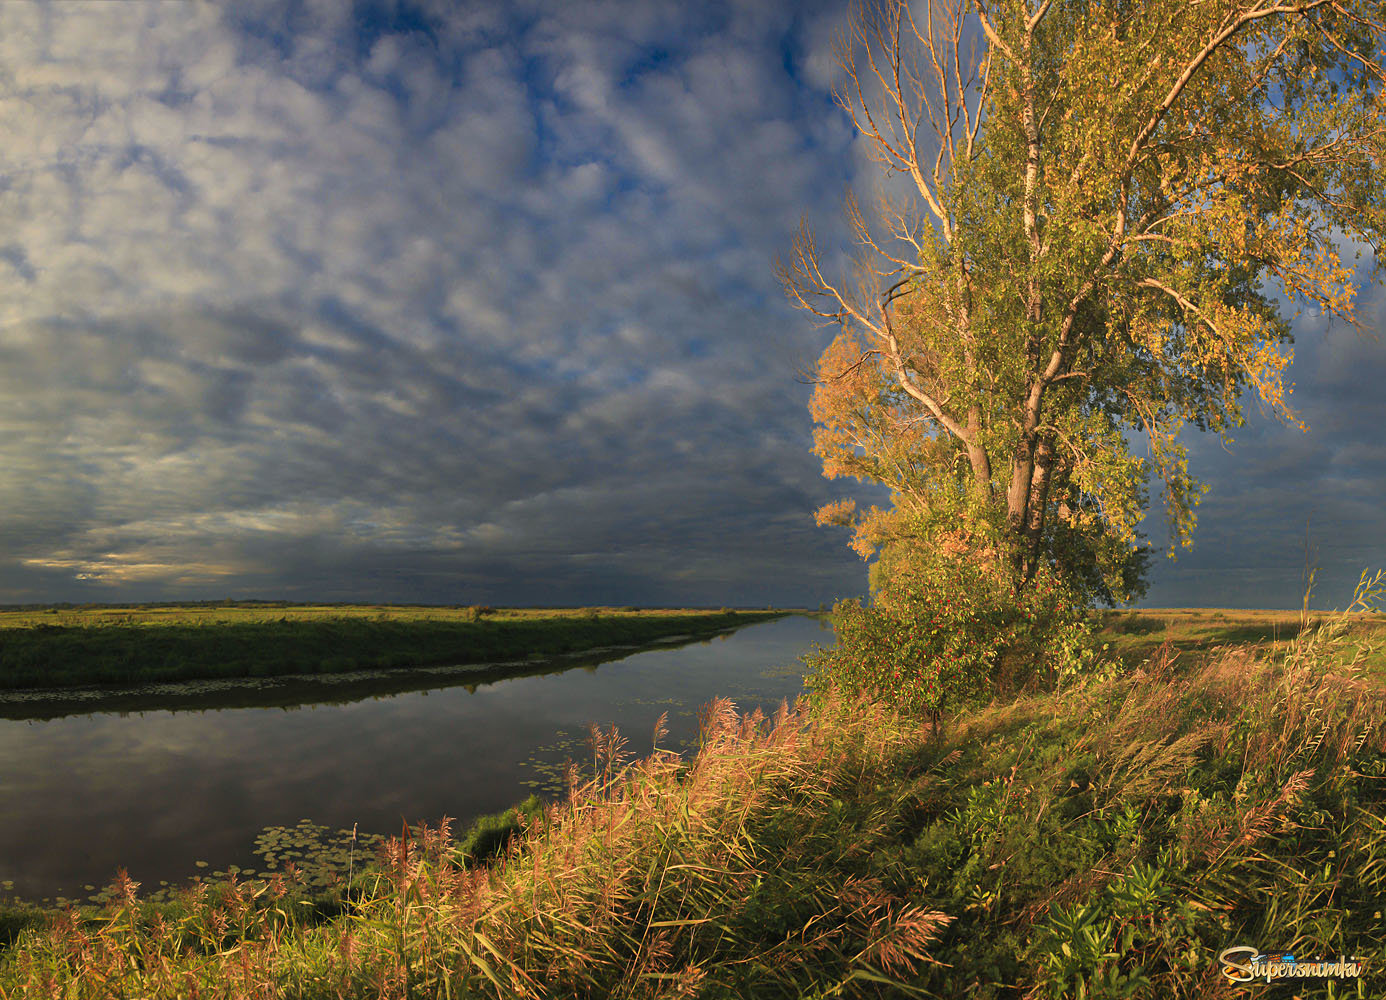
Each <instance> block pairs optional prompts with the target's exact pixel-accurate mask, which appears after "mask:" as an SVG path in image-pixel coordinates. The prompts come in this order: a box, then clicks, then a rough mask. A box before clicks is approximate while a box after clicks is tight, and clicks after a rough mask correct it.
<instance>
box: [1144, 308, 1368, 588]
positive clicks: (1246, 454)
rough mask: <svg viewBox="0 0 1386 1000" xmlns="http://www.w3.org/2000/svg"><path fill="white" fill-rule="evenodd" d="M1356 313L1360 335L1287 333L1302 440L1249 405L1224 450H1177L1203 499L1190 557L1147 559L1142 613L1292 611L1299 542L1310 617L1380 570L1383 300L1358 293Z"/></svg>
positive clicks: (1303, 327) (1197, 442) (1208, 440)
mask: <svg viewBox="0 0 1386 1000" xmlns="http://www.w3.org/2000/svg"><path fill="white" fill-rule="evenodd" d="M1359 308H1360V311H1361V317H1362V319H1363V321H1364V325H1365V326H1366V327H1367V335H1366V336H1360V335H1359V334H1358V333H1357V332H1355V331H1354V330H1352V329H1350V328H1347V327H1345V326H1344V325H1343V324H1341V323H1339V324H1336V325H1334V326H1332V327H1329V326H1327V325H1326V324H1325V323H1324V322H1323V320H1322V319H1320V318H1315V317H1301V319H1300V320H1299V321H1298V322H1297V323H1296V343H1295V362H1294V367H1293V369H1292V372H1291V375H1290V378H1291V379H1292V380H1293V381H1294V382H1295V383H1296V387H1295V392H1294V395H1293V396H1292V399H1291V402H1292V404H1293V405H1294V407H1295V408H1296V409H1297V411H1298V412H1299V413H1300V415H1301V417H1302V418H1303V420H1304V422H1305V423H1306V424H1307V425H1308V427H1309V430H1308V432H1307V433H1306V432H1303V431H1301V430H1300V429H1298V428H1297V427H1294V426H1289V425H1286V424H1283V423H1280V422H1277V421H1273V420H1270V419H1267V418H1266V417H1265V416H1263V415H1261V414H1260V413H1258V412H1257V409H1256V407H1255V405H1254V404H1249V405H1248V406H1247V425H1246V426H1245V427H1244V428H1242V429H1241V430H1240V431H1239V432H1237V433H1236V435H1235V436H1236V441H1235V443H1234V444H1233V445H1232V447H1231V448H1230V449H1228V450H1224V449H1223V447H1222V445H1221V444H1220V442H1219V441H1218V440H1217V438H1216V437H1210V436H1207V435H1200V436H1197V438H1190V439H1189V443H1190V446H1191V447H1190V467H1191V469H1192V470H1193V471H1194V473H1195V474H1196V475H1199V476H1200V477H1201V478H1202V479H1204V481H1206V482H1207V483H1208V484H1209V492H1208V495H1207V496H1206V498H1205V499H1204V501H1203V503H1202V505H1201V506H1200V507H1199V524H1198V531H1197V536H1196V540H1195V545H1194V547H1193V549H1192V550H1189V551H1185V552H1182V553H1181V554H1180V556H1179V559H1178V561H1177V562H1174V563H1169V562H1168V560H1163V559H1159V560H1157V562H1163V563H1164V565H1159V566H1157V568H1156V570H1155V572H1154V573H1153V574H1152V581H1151V588H1150V593H1149V595H1148V600H1147V601H1146V603H1147V604H1150V605H1152V606H1205V607H1221V606H1230V607H1257V608H1268V607H1270V608H1274V607H1279V608H1292V607H1299V606H1300V603H1301V601H1302V600H1303V597H1304V590H1305V569H1306V553H1305V547H1306V543H1307V545H1308V550H1309V551H1308V559H1307V562H1308V565H1309V566H1310V567H1311V568H1312V567H1315V566H1316V567H1317V568H1318V576H1317V578H1316V580H1315V585H1314V598H1313V605H1314V606H1315V607H1317V608H1325V609H1327V608H1343V607H1346V606H1347V605H1348V604H1349V603H1351V601H1352V598H1353V592H1354V588H1355V585H1356V584H1357V582H1358V580H1359V578H1360V576H1361V574H1362V572H1363V571H1364V570H1371V571H1373V572H1374V571H1375V570H1377V569H1382V568H1386V499H1383V498H1386V391H1384V390H1383V387H1386V344H1383V343H1382V342H1381V341H1380V339H1379V338H1378V336H1377V334H1376V331H1381V330H1386V293H1383V291H1382V290H1381V289H1380V288H1377V287H1375V286H1373V285H1368V286H1366V287H1365V288H1363V289H1362V292H1361V298H1360V302H1359Z"/></svg>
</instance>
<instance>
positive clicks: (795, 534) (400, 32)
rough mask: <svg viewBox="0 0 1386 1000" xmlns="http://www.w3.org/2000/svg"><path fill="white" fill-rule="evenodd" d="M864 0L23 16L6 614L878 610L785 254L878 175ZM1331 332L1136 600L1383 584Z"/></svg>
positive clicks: (1358, 354)
mask: <svg viewBox="0 0 1386 1000" xmlns="http://www.w3.org/2000/svg"><path fill="white" fill-rule="evenodd" d="M845 14H846V4H845V3H843V2H831V3H817V2H789V0H783V2H769V0H767V2H763V3H756V2H747V3H736V4H723V3H697V4H688V3H682V2H653V0H637V2H628V3H619V2H580V0H574V2H570V3H551V2H538V3H534V2H505V3H480V2H479V3H460V4H459V3H452V2H438V3H420V4H397V3H383V2H382V3H366V4H356V5H353V4H350V3H346V2H338V0H333V2H318V0H313V2H292V3H291V2H274V3H268V2H258V0H254V2H245V0H242V2H237V3H235V4H217V5H213V4H201V3H182V2H163V3H149V4H145V3H139V2H123V3H80V2H58V3H52V4H30V3H26V2H17V0H16V2H7V3H0V137H3V142H0V289H3V293H2V294H0V602H4V603H31V602H47V601H74V602H87V601H96V602H115V601H143V600H170V599H220V598H251V597H260V598H279V599H291V600H328V601H348V600H351V601H385V602H397V603H404V602H425V603H443V604H476V603H488V604H496V605H505V604H534V605H552V604H561V605H597V604H640V605H671V604H680V605H682V604H688V605H712V606H718V605H753V606H763V605H767V604H774V605H777V606H811V607H812V606H817V605H818V604H819V603H822V602H829V603H830V602H832V601H833V600H834V599H836V598H839V597H844V596H850V595H856V594H861V593H863V592H864V591H865V589H866V569H865V566H864V565H863V563H862V562H861V560H860V559H859V558H858V557H857V556H856V555H855V554H854V553H853V552H852V551H851V550H850V549H849V548H848V547H847V545H846V541H847V539H846V535H845V532H844V531H842V530H841V529H830V528H819V527H816V526H815V525H814V523H813V519H812V514H813V511H814V510H815V509H816V508H817V507H818V506H820V505H822V504H823V503H826V502H828V501H830V500H832V499H835V498H837V497H839V496H842V495H843V493H844V487H843V485H842V484H840V483H830V482H827V481H825V480H824V479H823V478H822V477H821V474H820V469H819V464H818V462H817V460H816V459H815V458H814V456H813V455H812V454H811V453H810V450H809V449H810V443H811V422H810V418H809V415H808V410H807V402H808V395H809V389H808V388H807V387H806V386H805V385H803V384H801V383H800V382H799V381H797V380H796V376H798V375H799V373H800V372H801V371H803V370H804V369H806V368H808V367H809V366H811V365H812V363H813V361H814V359H815V358H816V357H817V356H818V354H819V353H820V352H821V351H822V349H823V348H824V347H825V346H826V344H827V343H828V341H829V340H830V339H831V336H832V331H831V330H830V329H825V328H823V327H820V326H816V325H815V324H814V323H813V322H811V318H810V317H808V316H806V315H805V314H803V313H802V312H796V311H795V310H793V309H791V308H790V306H789V304H788V303H787V301H786V300H785V298H784V296H783V294H782V292H781V291H780V289H779V286H778V284H777V282H776V280H775V278H774V274H773V271H772V262H773V259H774V257H775V256H776V254H783V253H786V252H787V251H788V249H789V246H790V242H791V240H792V237H793V232H794V229H795V227H796V226H797V225H798V223H799V220H800V218H801V217H802V218H804V219H806V220H807V221H808V222H809V223H810V224H811V225H812V226H813V227H814V229H815V230H816V231H817V232H818V234H819V239H820V243H821V244H822V245H823V246H825V247H830V248H842V249H846V248H847V246H848V237H847V234H846V230H845V227H844V225H843V219H842V198H843V194H844V192H845V191H846V189H847V187H848V186H849V185H851V186H855V187H856V188H857V189H858V190H866V189H867V188H868V186H869V185H870V184H872V183H874V182H875V172H876V168H875V167H874V166H873V165H872V164H870V163H869V162H868V160H867V158H866V156H865V150H864V148H863V145H862V143H861V141H860V140H858V139H856V138H855V137H854V135H853V133H852V130H851V128H850V122H849V121H848V120H847V119H846V118H845V117H844V116H843V115H842V114H841V113H840V112H839V111H838V110H837V109H835V108H834V107H833V105H832V103H831V100H830V96H829V88H830V86H831V84H832V82H833V79H834V76H833V69H834V67H833V62H832V37H833V34H834V32H835V31H837V30H838V29H840V28H841V26H842V25H843V23H844V17H845ZM1363 311H1364V314H1365V315H1366V317H1367V318H1368V322H1369V325H1371V326H1372V327H1373V328H1374V329H1379V328H1381V327H1383V326H1386V296H1382V295H1380V294H1379V293H1377V292H1376V291H1375V290H1374V289H1370V288H1369V289H1368V290H1367V291H1365V292H1364V293H1363ZM1297 334H1298V339H1299V343H1298V345H1297V348H1296V352H1297V360H1296V363H1295V366H1294V369H1293V374H1292V376H1291V378H1293V379H1294V381H1295V382H1296V384H1297V388H1296V395H1295V400H1296V401H1297V404H1298V406H1299V408H1300V410H1301V412H1302V413H1303V415H1304V417H1305V419H1306V420H1307V421H1308V423H1309V424H1310V427H1311V431H1310V433H1309V434H1307V435H1306V434H1303V433H1301V432H1300V431H1298V430H1297V429H1294V428H1292V427H1286V426H1282V425H1279V424H1276V423H1274V422H1272V421H1270V420H1268V419H1266V418H1263V417H1260V416H1259V415H1258V414H1257V413H1256V411H1255V408H1254V407H1251V408H1249V416H1250V421H1249V424H1248V426H1247V427H1245V428H1243V429H1242V430H1241V431H1240V433H1238V434H1237V443H1236V445H1235V446H1234V447H1233V449H1232V451H1231V452H1230V453H1227V452H1224V451H1223V449H1222V447H1221V445H1220V444H1219V442H1218V441H1217V440H1216V439H1215V438H1214V439H1203V438H1198V437H1195V438H1193V439H1191V441H1190V443H1191V446H1192V448H1193V451H1192V463H1191V464H1192V470H1193V472H1194V473H1195V474H1196V475H1199V476H1201V477H1202V478H1203V479H1204V480H1205V481H1207V482H1209V484H1210V486H1211V491H1210V494H1209V496H1208V498H1207V499H1206V500H1205V502H1204V504H1203V506H1202V508H1201V516H1200V524H1199V529H1198V534H1197V542H1196V546H1195V548H1194V549H1193V550H1191V551H1188V552H1185V553H1183V554H1182V555H1181V557H1180V559H1179V560H1178V561H1177V562H1175V563H1169V562H1168V561H1166V560H1163V559H1159V560H1157V565H1156V567H1155V570H1154V572H1153V573H1152V576H1151V586H1150V591H1149V595H1148V597H1147V599H1146V601H1145V602H1144V603H1145V604H1147V605H1151V606H1234V607H1291V606H1298V604H1299V601H1300V598H1301V596H1302V591H1303V583H1302V577H1303V569H1304V563H1305V557H1304V545H1305V539H1306V522H1307V537H1308V539H1309V542H1310V546H1311V549H1312V554H1313V560H1314V561H1315V562H1316V563H1317V564H1318V565H1319V567H1320V571H1319V584H1318V591H1317V593H1318V601H1317V602H1316V603H1318V604H1320V605H1321V606H1325V607H1333V606H1342V605H1344V604H1346V603H1347V601H1348V600H1350V598H1351V592H1352V584H1353V582H1354V581H1355V580H1356V579H1357V577H1358V574H1359V573H1360V572H1361V570H1362V569H1363V568H1366V567H1368V566H1371V567H1373V568H1375V567H1381V566H1386V504H1383V503H1382V501H1381V498H1382V496H1383V492H1384V491H1383V487H1386V443H1384V440H1383V433H1382V428H1386V392H1382V391H1381V390H1380V386H1381V385H1382V384H1383V377H1386V345H1383V344H1382V343H1379V342H1371V341H1370V340H1363V339H1360V338H1358V337H1357V336H1356V335H1355V334H1354V333H1352V332H1351V331H1348V330H1344V329H1323V328H1322V323H1321V322H1320V321H1318V320H1315V319H1313V318H1306V319H1305V320H1303V321H1302V322H1300V323H1299V324H1298V326H1297ZM858 495H862V496H865V495H866V494H858ZM1156 520H1158V518H1156ZM1150 533H1151V536H1152V538H1156V539H1157V540H1158V538H1159V537H1160V530H1159V526H1158V524H1153V525H1152V528H1151V532H1150Z"/></svg>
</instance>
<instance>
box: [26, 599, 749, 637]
mask: <svg viewBox="0 0 1386 1000" xmlns="http://www.w3.org/2000/svg"><path fill="white" fill-rule="evenodd" d="M729 610H740V609H729V608H720V609H711V608H635V607H614V606H601V607H587V608H491V607H487V606H481V605H470V606H467V605H457V606H450V607H439V606H437V605H427V604H420V605H411V604H281V603H276V602H259V601H246V602H236V603H230V604H221V603H210V604H131V605H80V606H72V607H67V606H64V607H51V608H27V607H26V608H0V630H3V629H11V628H33V627H36V626H54V625H57V626H63V627H83V628H85V627H90V626H98V625H239V624H244V623H247V622H280V621H289V622H295V621H321V620H322V619H324V618H342V619H368V620H372V621H404V622H407V621H475V620H476V619H478V618H484V619H485V620H487V621H518V620H534V619H562V618H590V617H591V616H593V615H599V616H601V617H604V618H605V617H612V618H652V617H653V618H657V617H667V616H668V615H710V614H721V613H725V612H727V611H729ZM743 613H747V614H753V613H758V612H751V611H746V612H743Z"/></svg>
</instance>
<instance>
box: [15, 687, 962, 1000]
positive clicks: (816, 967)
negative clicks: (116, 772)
mask: <svg viewBox="0 0 1386 1000" xmlns="http://www.w3.org/2000/svg"><path fill="white" fill-rule="evenodd" d="M808 711H809V710H808V708H807V706H806V705H801V706H800V707H799V708H798V709H796V710H795V711H790V710H789V709H788V708H787V706H782V707H781V710H780V712H779V713H778V714H777V715H776V716H775V717H774V718H773V719H764V718H762V717H760V716H759V714H752V715H750V716H739V715H738V714H737V713H736V711H735V710H734V708H733V707H732V706H731V704H730V703H729V702H726V701H719V702H716V703H714V704H713V706H711V709H710V711H709V712H708V713H707V715H706V718H705V720H704V725H703V727H702V737H701V740H702V748H701V751H700V752H699V753H698V754H697V756H696V757H695V758H694V759H693V760H692V761H691V762H685V761H683V760H682V758H680V757H679V756H678V755H676V754H673V753H669V752H661V751H658V750H657V749H656V750H655V752H653V753H652V754H651V755H650V756H648V757H647V758H645V759H644V760H642V761H639V762H638V763H634V764H630V763H627V761H626V759H625V755H624V741H623V740H622V738H621V737H620V736H619V734H617V733H616V732H615V731H614V730H609V731H607V732H606V733H603V734H601V736H600V738H599V739H598V740H597V741H595V743H596V754H595V758H594V766H593V769H592V771H591V772H590V773H587V774H585V775H582V776H579V775H577V773H576V772H574V774H573V781H572V785H571V791H570V795H569V796H568V798H567V800H566V801H565V802H563V803H562V804H559V805H554V806H551V807H550V808H549V810H548V811H547V813H546V814H545V816H544V817H543V818H542V819H541V820H539V821H538V822H537V823H536V824H535V825H534V826H533V827H532V828H531V829H530V831H529V832H528V834H527V835H526V837H525V838H524V839H523V840H522V842H518V843H515V844H513V845H512V846H511V847H510V848H509V849H508V851H507V852H506V854H505V855H504V856H503V857H502V858H501V859H499V860H498V861H497V862H496V863H494V864H493V865H491V866H490V867H473V866H468V865H465V864H462V863H460V861H461V858H460V856H459V852H458V851H457V849H456V847H455V845H454V844H453V842H452V841H451V839H450V838H449V836H448V831H447V828H446V825H444V826H443V827H441V828H438V829H430V830H425V831H423V832H422V835H421V836H415V837H410V838H407V839H406V838H405V837H403V836H402V837H400V838H396V839H394V840H392V841H391V842H390V843H389V844H388V845H387V847H386V849H385V862H386V866H385V869H384V871H383V872H382V873H381V874H379V875H378V876H377V877H376V880H375V883H374V884H373V885H371V886H370V887H369V888H368V889H367V890H366V891H365V892H363V893H361V894H360V896H359V898H357V899H355V900H354V902H353V903H352V905H351V908H350V912H349V914H348V915H347V916H345V917H344V918H342V919H339V920H336V921H332V922H330V923H327V924H322V925H318V926H309V925H305V924H304V923H303V922H302V921H301V920H299V919H297V918H296V915H295V912H294V908H293V907H292V906H285V905H282V904H281V900H282V899H283V898H284V897H285V886H284V883H283V882H282V880H277V881H275V882H269V883H266V882H263V881H261V882H259V883H255V884H254V885H247V884H236V883H232V884H231V885H230V886H229V887H227V888H225V889H224V890H223V891H222V892H220V893H218V894H216V895H212V894H207V893H204V894H203V895H201V896H191V897H187V898H185V899H184V900H182V901H181V902H180V904H179V906H180V907H181V909H180V910H179V911H178V916H177V917H176V918H175V919H170V918H168V917H166V916H164V915H162V914H160V913H153V914H152V915H151V912H150V911H149V910H148V908H144V909H142V908H141V906H140V904H139V901H138V899H137V896H136V892H135V888H136V887H135V886H134V885H133V884H132V883H129V882H128V880H127V881H125V882H123V883H122V884H121V885H119V886H117V887H116V888H117V892H116V894H115V899H114V900H113V902H112V904H111V905H109V906H108V907H107V908H106V909H105V910H104V911H103V912H101V913H100V914H99V915H95V916H90V915H89V916H79V915H78V914H77V913H76V912H75V911H69V912H67V913H66V914H64V916H63V917H62V918H61V919H60V920H59V921H58V922H57V923H56V924H55V925H53V926H51V927H48V928H45V929H30V930H28V931H25V932H24V934H23V936H22V938H21V941H20V942H19V943H18V944H17V945H16V947H15V948H14V949H12V952H11V954H10V956H9V958H8V960H7V961H6V962H5V963H4V965H3V966H0V996H4V997H6V998H9V997H13V996H21V995H23V996H30V995H32V996H63V997H92V998H96V997H107V996H121V995H124V996H150V997H175V996H177V997H186V996H198V997H256V996H292V997H338V996H347V997H355V996H370V997H376V996H382V997H461V996H482V995H486V996H490V995H498V996H506V997H539V996H544V997H548V996H555V997H559V996H561V997H575V996H576V997H654V996H680V995H689V996H691V995H700V996H715V995H726V996H746V995H754V996H783V997H799V996H806V995H827V994H828V993H839V992H844V991H845V992H848V993H858V994H860V993H875V992H878V990H879V989H881V988H884V986H885V984H889V983H891V982H892V981H893V977H898V976H900V975H909V974H911V973H913V972H914V971H916V970H917V969H918V968H919V966H920V965H921V963H923V962H925V961H927V960H928V959H927V946H928V942H929V941H930V940H931V939H932V938H933V937H934V936H935V935H936V934H937V933H938V932H939V930H940V929H941V928H942V927H943V926H945V925H946V923H947V922H948V919H949V918H948V917H946V916H944V915H943V914H939V913H936V912H933V911H931V910H929V909H928V908H926V907H921V906H918V905H916V904H914V903H911V901H910V900H909V899H907V898H906V897H904V896H903V895H900V894H898V893H894V892H892V891H890V889H889V888H888V887H887V886H886V885H885V884H884V883H883V882H882V880H881V879H880V878H879V877H876V876H874V875H872V874H871V873H870V868H871V864H870V860H871V842H872V840H873V838H879V837H881V836H883V835H884V833H885V831H886V829H887V828H888V826H889V823H890V810H889V809H888V808H881V807H880V805H879V804H877V805H874V806H872V807H871V808H867V809H865V810H863V808H862V803H861V802H859V801H857V798H856V796H855V794H854V792H855V791H856V790H857V789H859V788H860V787H861V784H862V782H863V781H866V782H872V781H877V782H879V781H880V780H882V779H883V778H884V776H885V775H886V773H887V772H888V771H890V770H891V769H892V768H893V767H894V766H895V763H894V762H895V761H896V759H897V758H898V756H899V755H900V753H901V752H902V751H904V750H906V749H907V748H908V747H910V746H913V745H915V744H917V743H918V741H919V740H921V739H923V738H924V736H925V734H924V733H923V732H922V731H921V729H920V728H919V727H918V726H917V725H916V724H912V723H909V722H907V721H906V720H902V719H900V718H899V717H897V716H894V715H891V714H889V713H887V712H886V711H885V710H883V709H881V708H879V707H877V706H874V705H870V704H859V703H850V702H848V701H845V700H841V701H827V702H825V703H824V704H823V705H821V706H820V707H819V708H818V709H817V712H816V715H815V718H814V720H813V721H812V722H810V717H809V714H808ZM659 736H660V733H659V729H658V728H657V730H656V734H655V739H656V741H657V740H658V738H659Z"/></svg>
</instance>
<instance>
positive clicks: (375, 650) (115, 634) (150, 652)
mask: <svg viewBox="0 0 1386 1000" xmlns="http://www.w3.org/2000/svg"><path fill="white" fill-rule="evenodd" d="M781 614H784V612H778V611H728V610H725V609H723V610H721V611H706V610H694V609H683V610H637V609H634V608H628V609H615V608H580V609H560V610H551V609H544V610H534V609H502V610H494V609H491V608H410V607H391V606H378V607H376V606H330V605H329V606H305V605H293V606H266V605H246V606H231V607H226V606H217V605H203V606H142V607H132V608H94V609H52V610H46V611H32V610H23V611H4V612H0V689H21V688H62V687H75V686H86V685H108V684H149V683H157V682H164V681H182V680H205V679H223V678H240V677H272V676H281V675H285V674H315V673H342V672H346V671H353V670H381V669H397V668H405V667H418V666H428V665H432V664H475V663H495V662H496V661H504V660H523V659H526V658H527V657H536V656H538V657H544V656H554V655H559V654H566V653H573V652H578V651H581V650H587V649H593V648H599V647H605V646H626V645H640V644H644V643H649V642H652V641H654V640H657V639H663V638H668V637H671V636H675V635H693V636H700V635H706V634H710V633H715V632H719V631H722V630H723V629H727V628H732V627H735V626H738V625H745V624H747V623H749V622H752V621H757V620H762V619H765V618H769V617H775V616H778V615H781Z"/></svg>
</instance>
